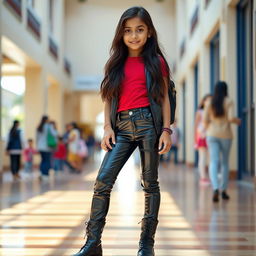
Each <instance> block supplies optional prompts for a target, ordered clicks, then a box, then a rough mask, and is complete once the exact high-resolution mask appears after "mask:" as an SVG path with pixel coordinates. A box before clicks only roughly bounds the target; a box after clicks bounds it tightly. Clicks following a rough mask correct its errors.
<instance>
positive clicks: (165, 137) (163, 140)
mask: <svg viewBox="0 0 256 256" xmlns="http://www.w3.org/2000/svg"><path fill="white" fill-rule="evenodd" d="M162 145H163V148H162ZM171 146H172V141H171V136H170V134H169V133H168V132H166V131H163V132H162V135H161V136H160V139H159V146H158V148H159V150H160V149H161V148H162V149H161V151H159V152H158V154H159V155H162V154H165V153H167V152H169V150H170V148H171Z"/></svg>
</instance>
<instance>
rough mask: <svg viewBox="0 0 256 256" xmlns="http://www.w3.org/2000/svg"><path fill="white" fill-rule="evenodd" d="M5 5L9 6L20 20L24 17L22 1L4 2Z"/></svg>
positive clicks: (9, 0)
mask: <svg viewBox="0 0 256 256" xmlns="http://www.w3.org/2000/svg"><path fill="white" fill-rule="evenodd" d="M4 3H5V4H6V5H7V6H9V7H10V8H11V9H12V10H13V11H14V12H15V14H17V16H18V17H19V18H21V17H22V11H21V6H22V1H21V0H4Z"/></svg>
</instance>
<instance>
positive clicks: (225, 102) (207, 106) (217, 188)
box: [195, 81, 241, 202]
mask: <svg viewBox="0 0 256 256" xmlns="http://www.w3.org/2000/svg"><path fill="white" fill-rule="evenodd" d="M240 123H241V120H240V119H239V118H237V117H235V116H234V103H233V101H232V100H231V99H230V98H229V97H228V86H227V84H226V82H224V81H219V82H217V83H216V85H215V89H214V93H213V95H210V94H208V95H206V96H205V97H204V98H203V99H202V101H201V103H200V105H199V108H198V110H197V113H196V119H195V147H196V149H197V150H198V152H199V161H198V169H199V175H200V182H201V183H202V184H206V183H208V182H210V183H211V185H212V188H213V197H212V200H213V202H218V201H219V194H220V192H221V197H222V199H223V200H228V199H229V198H230V197H229V195H228V194H227V187H228V180H229V155H230V149H231V144H232V138H233V134H232V128H231V124H237V125H240ZM207 152H209V157H210V161H209V163H210V164H209V176H210V180H209V179H208V178H207V172H206V167H207V155H208V154H207ZM219 171H221V177H222V178H221V183H220V182H219V179H218V174H219Z"/></svg>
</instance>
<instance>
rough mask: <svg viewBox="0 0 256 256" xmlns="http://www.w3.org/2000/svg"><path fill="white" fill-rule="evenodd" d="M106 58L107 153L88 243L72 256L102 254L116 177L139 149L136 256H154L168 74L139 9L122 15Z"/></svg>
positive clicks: (152, 32)
mask: <svg viewBox="0 0 256 256" xmlns="http://www.w3.org/2000/svg"><path fill="white" fill-rule="evenodd" d="M110 53H111V56H110V58H109V60H108V62H107V63H106V66H105V77H104V79H103V81H102V84H101V96H102V99H103V101H104V103H105V105H104V117H105V124H104V137H103V139H102V142H101V147H102V149H104V150H105V151H107V153H106V154H105V157H104V159H103V162H102V164H101V167H100V170H99V173H98V176H97V178H96V182H95V185H94V195H93V199H92V206H91V214H90V220H89V222H88V225H87V227H86V231H87V232H86V233H87V241H86V243H85V245H84V246H83V247H82V248H81V249H80V251H79V252H78V253H77V254H75V256H96V255H97V256H101V255H102V246H101V234H102V231H103V227H104V225H105V218H106V215H107V213H108V208H109V199H110V193H111V190H112V187H113V185H114V183H115V180H116V178H117V175H118V173H119V172H120V170H121V169H122V167H123V165H124V164H125V162H126V161H127V160H128V158H129V157H130V156H131V154H132V153H133V151H134V150H135V149H136V147H137V146H138V147H139V150H140V156H141V165H142V176H141V177H142V182H141V184H142V187H143V190H144V192H145V212H144V218H143V219H142V222H141V225H142V226H141V230H142V231H141V236H140V242H139V251H138V256H153V255H155V253H154V236H155V232H156V227H157V224H158V211H159V205H160V191H159V184H158V165H159V155H160V154H164V153H166V152H168V151H169V149H170V147H171V138H170V134H171V130H170V103H169V98H168V91H167V90H168V89H167V83H168V82H169V79H170V71H169V67H168V64H167V62H166V60H165V58H164V56H163V54H162V52H161V50H160V48H159V45H158V39H157V33H156V30H155V27H154V25H153V23H152V20H151V17H150V15H149V13H148V12H147V11H146V10H145V9H144V8H143V7H132V8H129V9H128V10H126V11H125V12H124V13H123V15H122V16H121V18H120V20H119V23H118V25H117V28H116V33H115V36H114V39H113V43H112V47H111V52H110ZM146 78H147V79H146ZM148 85H150V86H149V87H147V86H148Z"/></svg>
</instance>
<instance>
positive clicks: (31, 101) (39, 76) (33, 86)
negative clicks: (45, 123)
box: [24, 68, 48, 138]
mask: <svg viewBox="0 0 256 256" xmlns="http://www.w3.org/2000/svg"><path fill="white" fill-rule="evenodd" d="M25 78H26V90H25V96H24V102H25V113H26V114H25V131H26V137H27V138H28V137H29V138H35V134H36V127H37V126H38V124H39V121H40V120H41V117H42V115H44V114H46V113H47V87H48V81H47V76H46V74H45V72H44V71H43V69H41V68H27V69H26V71H25Z"/></svg>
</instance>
